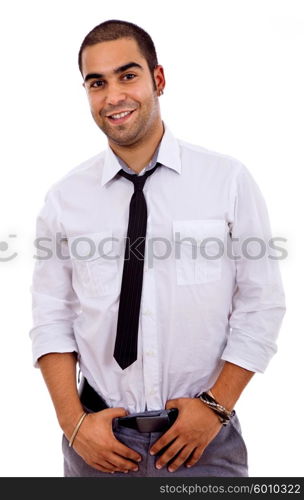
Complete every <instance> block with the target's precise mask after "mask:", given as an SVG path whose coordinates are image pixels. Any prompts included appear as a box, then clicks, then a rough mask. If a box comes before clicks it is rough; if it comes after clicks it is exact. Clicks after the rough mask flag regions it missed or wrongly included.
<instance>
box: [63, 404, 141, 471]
mask: <svg viewBox="0 0 304 500" xmlns="http://www.w3.org/2000/svg"><path fill="white" fill-rule="evenodd" d="M126 414H127V412H126V410H125V409H124V408H107V409H105V410H102V411H99V412H96V413H89V414H88V415H87V416H86V417H85V419H84V421H83V423H82V424H81V426H80V429H79V431H78V432H77V434H76V437H75V440H74V443H73V448H74V450H75V451H76V452H77V453H78V455H80V456H81V457H82V458H83V460H84V461H85V462H86V463H87V464H88V465H90V466H91V467H94V469H97V470H100V471H102V472H111V473H114V472H115V471H117V472H128V471H129V470H133V471H137V470H138V465H137V463H134V461H135V462H138V461H139V460H140V459H141V456H140V455H139V454H138V453H137V452H136V451H134V450H132V449H131V448H128V446H126V445H124V444H123V443H121V442H120V441H119V440H118V439H116V437H115V435H114V433H113V430H112V420H113V418H115V417H124V416H125V415H126Z"/></svg>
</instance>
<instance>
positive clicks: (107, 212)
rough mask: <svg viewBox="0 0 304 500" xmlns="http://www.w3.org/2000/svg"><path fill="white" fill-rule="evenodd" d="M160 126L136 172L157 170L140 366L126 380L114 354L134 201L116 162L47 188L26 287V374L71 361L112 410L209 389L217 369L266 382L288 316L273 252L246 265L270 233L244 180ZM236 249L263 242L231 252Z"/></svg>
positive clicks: (149, 194)
mask: <svg viewBox="0 0 304 500" xmlns="http://www.w3.org/2000/svg"><path fill="white" fill-rule="evenodd" d="M164 127H165V132H164V135H163V138H162V140H161V143H160V145H159V148H158V150H157V151H156V153H155V155H154V158H153V159H152V160H151V162H150V164H149V165H148V166H147V167H146V168H152V167H153V166H154V164H155V161H156V158H157V161H158V162H159V163H160V164H161V166H160V167H158V169H157V170H156V171H155V172H154V173H153V174H152V175H151V176H150V177H148V179H147V180H146V183H145V186H144V194H145V198H146V202H147V209H148V220H147V237H146V253H145V264H144V278H143V289H142V299H141V309H140V320H139V331H138V357H137V360H136V361H135V362H134V363H133V364H132V365H130V366H129V367H128V368H126V369H125V370H122V369H121V368H120V366H119V365H118V364H117V362H116V360H115V359H114V357H113V352H114V344H115V337H116V325H117V315H118V306H119V295H120V286H121V278H122V270H123V260H124V247H125V238H126V234H127V225H128V216H129V202H130V199H131V196H132V193H133V191H134V186H133V183H132V182H130V181H129V180H128V179H126V178H124V177H122V176H120V175H116V174H117V173H118V171H119V170H120V169H121V168H122V165H123V162H122V161H121V160H120V161H119V159H118V157H117V156H116V155H115V154H114V152H113V151H112V149H111V148H110V147H108V148H107V149H106V150H105V151H103V152H101V153H100V154H98V155H97V156H95V157H93V158H91V159H90V160H88V161H86V162H84V163H82V164H81V165H79V166H78V167H76V168H74V169H73V170H71V171H70V172H69V173H68V174H67V175H65V176H64V177H63V178H61V179H60V180H59V181H58V182H56V183H55V184H54V185H53V186H52V187H51V188H50V189H49V191H48V193H47V194H46V197H45V204H44V206H43V207H42V209H41V211H40V213H39V215H38V218H37V231H36V235H37V238H43V240H41V241H40V243H39V245H37V247H38V249H37V252H36V254H37V255H38V256H39V259H38V260H37V261H36V262H35V267H34V273H33V283H32V288H31V291H32V297H33V327H32V329H31V331H30V336H31V339H32V346H33V363H34V365H35V366H38V364H37V359H38V358H39V357H40V356H42V355H43V354H47V353H51V352H61V353H63V352H72V351H76V352H77V353H78V360H79V367H80V370H81V372H82V373H83V375H84V376H85V377H86V378H87V380H88V382H89V384H90V385H91V386H92V387H93V388H94V389H95V390H96V391H97V392H98V393H99V394H100V395H101V396H102V397H103V398H104V399H105V401H106V402H107V404H108V405H109V406H111V407H115V406H122V407H125V408H126V409H127V410H128V411H129V412H140V411H144V410H157V409H160V408H164V406H165V404H166V401H167V400H168V399H172V398H177V397H194V396H195V395H197V394H198V393H199V392H201V391H203V390H207V389H209V388H210V387H211V386H212V385H213V383H214V382H215V380H216V378H217V377H218V375H219V372H220V370H221V368H222V366H223V363H224V360H227V361H230V362H232V363H235V364H237V365H239V366H241V367H244V368H246V369H248V370H251V371H256V372H263V371H264V370H265V368H266V366H267V365H268V362H269V360H270V359H271V357H272V356H273V354H274V353H275V352H276V349H277V347H276V339H277V335H278V332H279V328H280V324H281V320H282V317H283V315H284V312H285V303H284V292H283V288H282V283H281V277H280V272H279V269H278V262H277V260H275V259H273V258H272V259H271V258H269V252H265V256H264V257H261V258H259V259H257V258H254V256H256V255H258V254H259V249H261V248H263V247H261V244H260V243H259V241H260V240H263V241H264V242H268V241H269V239H270V237H271V232H270V225H269V220H268V214H267V209H266V206H265V202H264V200H263V197H262V195H261V192H260V190H259V188H258V187H257V185H256V183H255V181H254V180H253V178H252V176H251V175H250V173H249V172H248V170H247V169H246V167H245V166H244V165H242V164H241V163H240V162H239V161H237V160H235V159H234V158H231V157H228V156H225V155H222V154H218V153H214V152H212V151H209V150H206V149H204V148H202V147H199V146H195V145H192V144H189V143H186V142H184V141H181V140H178V139H176V138H175V137H174V136H173V134H172V133H171V132H170V130H169V129H168V127H167V126H166V125H165V124H164ZM124 168H125V169H128V167H126V166H125V167H124ZM141 173H143V171H142V172H141ZM56 235H57V242H56ZM232 238H234V239H235V240H236V241H234V240H232ZM246 238H259V240H255V241H253V240H252V241H251V243H250V244H249V245H247V244H246V245H247V246H246V247H245V250H246V251H242V252H239V250H240V246H241V245H240V242H242V243H243V242H244V241H245V242H246V241H247V242H248V240H246ZM231 242H233V244H232V249H231V248H230V251H228V250H229V247H230V246H231V245H230V243H231ZM98 245H99V246H98ZM42 247H43V248H44V249H42ZM45 249H47V250H45ZM231 253H232V254H233V255H235V256H237V257H239V258H237V259H236V258H232V257H231V255H230V254H231ZM219 255H221V256H220V258H219ZM273 255H276V254H273Z"/></svg>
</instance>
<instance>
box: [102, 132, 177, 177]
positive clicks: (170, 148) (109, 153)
mask: <svg viewBox="0 0 304 500" xmlns="http://www.w3.org/2000/svg"><path fill="white" fill-rule="evenodd" d="M163 125H164V134H163V137H162V140H161V142H160V145H159V149H158V155H157V161H158V162H159V163H161V165H163V166H164V167H168V168H171V169H172V170H175V172H177V173H178V174H180V173H181V159H180V151H179V145H178V140H177V139H176V138H175V137H174V135H173V134H172V132H171V131H170V130H169V128H168V127H167V125H166V124H165V123H164V122H163ZM119 170H121V164H120V163H119V161H118V157H117V156H116V154H115V153H114V151H113V150H112V149H111V147H110V146H108V148H107V149H106V151H105V157H104V165H103V169H102V177H101V185H102V186H104V185H105V184H106V183H107V182H108V181H110V180H111V179H113V177H114V176H115V175H116V174H117V173H118V172H119Z"/></svg>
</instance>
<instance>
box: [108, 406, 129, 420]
mask: <svg viewBox="0 0 304 500" xmlns="http://www.w3.org/2000/svg"><path fill="white" fill-rule="evenodd" d="M110 411H111V417H112V418H115V417H125V416H126V415H128V414H129V412H128V411H127V410H126V409H125V408H122V407H117V408H111V410H110Z"/></svg>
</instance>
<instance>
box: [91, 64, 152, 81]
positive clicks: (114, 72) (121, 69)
mask: <svg viewBox="0 0 304 500" xmlns="http://www.w3.org/2000/svg"><path fill="white" fill-rule="evenodd" d="M129 68H139V69H141V70H143V67H142V66H141V65H140V64H138V63H136V62H129V63H127V64H124V65H123V66H119V67H118V68H115V69H114V70H113V74H115V75H116V74H117V73H122V72H123V71H126V70H127V69H129ZM104 76H105V75H103V74H102V73H88V74H87V75H86V77H85V79H84V81H85V82H87V81H88V80H92V79H93V78H103V77H104Z"/></svg>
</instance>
